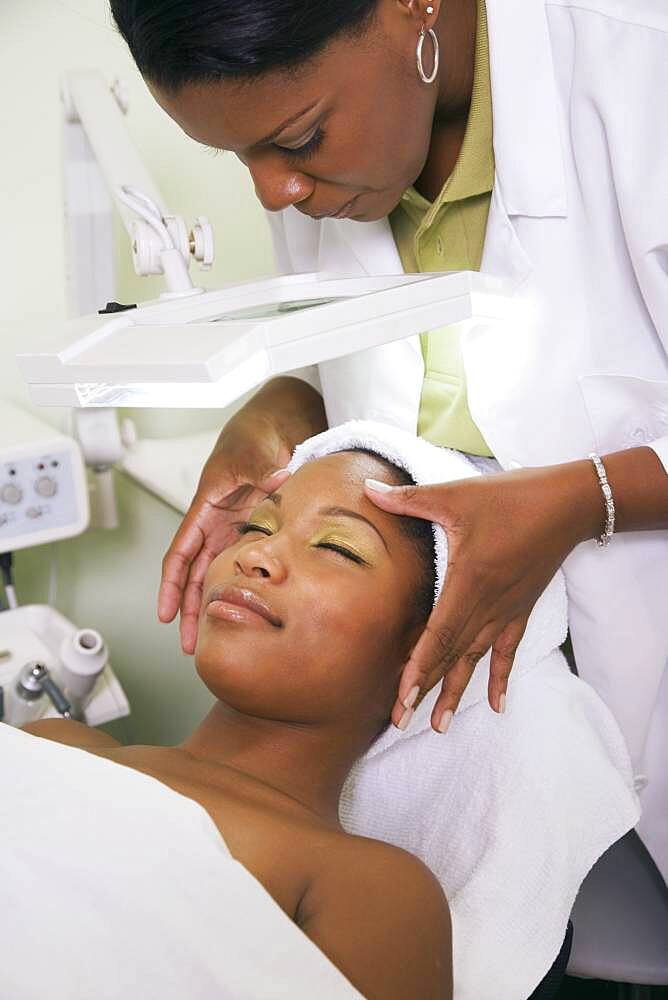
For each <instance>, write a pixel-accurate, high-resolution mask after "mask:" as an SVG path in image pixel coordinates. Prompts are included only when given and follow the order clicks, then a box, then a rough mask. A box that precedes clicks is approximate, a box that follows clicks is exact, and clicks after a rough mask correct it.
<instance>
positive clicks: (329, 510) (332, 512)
mask: <svg viewBox="0 0 668 1000" xmlns="http://www.w3.org/2000/svg"><path fill="white" fill-rule="evenodd" d="M318 514H323V515H327V516H329V517H352V518H354V519H355V520H356V521H364V523H365V524H368V525H369V527H370V528H373V530H374V531H375V532H376V534H377V535H378V537H379V538H380V540H381V542H382V543H383V545H384V546H385V551H386V552H389V551H390V550H389V549H388V547H387V542H386V541H385V539H384V538H383V536H382V534H381V533H380V531H379V530H378V528H377V527H376V525H375V524H374V523H373V521H370V520H369V518H368V517H365V516H364V514H358V513H357V511H354V510H348V508H347V507H321V508H320V510H319V511H318Z"/></svg>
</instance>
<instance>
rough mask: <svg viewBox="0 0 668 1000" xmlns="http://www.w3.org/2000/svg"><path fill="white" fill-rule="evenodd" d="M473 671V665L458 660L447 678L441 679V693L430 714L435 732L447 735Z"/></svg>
mask: <svg viewBox="0 0 668 1000" xmlns="http://www.w3.org/2000/svg"><path fill="white" fill-rule="evenodd" d="M474 670H475V665H474V664H473V663H471V662H469V661H467V660H458V661H457V663H456V664H455V666H454V667H453V668H452V670H451V671H450V672H449V674H448V676H447V677H444V678H443V684H442V685H441V693H440V694H439V696H438V698H437V699H436V704H435V705H434V708H433V710H432V713H431V725H432V728H433V729H435V730H436V732H439V733H443V734H444V733H447V731H448V729H449V728H450V723H451V722H452V717H453V715H454V714H455V709H456V707H457V705H458V704H459V701H460V699H461V696H462V695H463V693H464V691H465V690H466V688H467V685H468V683H469V681H470V680H471V677H472V676H473V671H474ZM446 681H447V687H446ZM453 706H454V707H453Z"/></svg>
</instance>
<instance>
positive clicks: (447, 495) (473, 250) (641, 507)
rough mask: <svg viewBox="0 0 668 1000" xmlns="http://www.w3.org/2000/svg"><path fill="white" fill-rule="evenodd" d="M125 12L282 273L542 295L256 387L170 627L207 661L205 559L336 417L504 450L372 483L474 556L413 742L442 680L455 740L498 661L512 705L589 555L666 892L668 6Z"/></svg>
mask: <svg viewBox="0 0 668 1000" xmlns="http://www.w3.org/2000/svg"><path fill="white" fill-rule="evenodd" d="M111 6H112V10H113V13H114V16H115V19H116V22H117V24H118V26H119V28H120V30H121V32H122V34H123V36H124V37H125V39H126V40H127V42H128V44H129V46H130V49H131V51H132V54H133V56H134V58H135V60H136V62H137V64H138V66H139V69H140V70H141V72H142V74H143V75H144V77H145V79H146V82H147V84H148V86H149V88H150V89H151V91H152V93H153V95H154V96H155V98H156V100H157V101H158V102H159V103H160V104H161V106H162V107H163V108H164V109H165V110H166V111H167V113H168V114H169V115H171V117H172V118H174V120H175V121H177V122H178V124H179V125H180V126H181V127H182V128H183V129H184V130H185V131H186V132H187V133H188V134H189V135H190V136H191V137H192V138H193V139H195V140H196V141H198V142H202V143H205V144H206V145H208V146H213V147H216V148H221V149H228V150H231V151H233V152H234V153H236V155H237V156H238V157H239V158H240V159H241V160H242V162H243V163H245V164H246V165H247V167H248V169H249V170H250V172H251V175H252V177H253V181H254V183H255V189H256V192H257V195H258V198H259V199H260V201H261V202H262V204H263V205H264V207H265V208H266V209H268V210H269V211H270V212H272V213H276V214H274V215H272V216H271V217H270V221H271V225H272V230H273V234H274V238H275V244H276V250H277V256H278V261H279V266H280V269H281V270H282V271H284V272H290V271H312V270H327V271H338V272H341V273H346V274H364V273H371V274H379V273H380V274H382V273H396V272H400V271H401V270H402V268H403V269H405V270H410V271H443V270H457V269H462V268H464V269H473V270H476V269H480V270H483V271H486V272H490V273H492V274H495V275H498V276H500V277H502V278H504V279H506V281H507V283H508V285H509V287H511V288H512V289H513V290H514V293H515V296H516V299H517V303H518V310H517V319H516V322H514V323H513V324H510V325H509V326H508V329H506V330H505V331H503V332H499V331H491V330H489V331H483V330H474V331H469V332H468V333H467V334H466V335H465V336H463V337H462V339H461V341H460V340H459V339H458V337H456V336H455V335H454V334H453V332H452V331H451V330H447V329H446V330H441V331H437V332H436V331H432V332H429V333H425V334H424V335H423V336H422V337H421V338H413V339H411V340H406V341H403V342H400V343H395V344H390V345H386V346H384V347H380V348H376V349H373V350H367V351H362V352H360V353H358V354H355V355H351V356H349V357H347V358H342V359H339V360H336V361H332V362H328V363H326V364H323V365H320V366H319V371H318V377H319V386H320V390H321V393H319V392H317V391H316V389H314V388H313V386H312V385H310V384H309V383H308V382H307V381H304V380H301V379H298V378H281V379H275V380H272V381H271V382H269V383H268V384H267V385H266V386H265V387H264V388H263V389H261V390H260V392H258V393H257V395H256V396H255V397H254V398H253V399H252V400H251V401H250V403H248V404H247V405H246V406H244V407H243V409H242V410H241V411H239V413H238V414H237V415H235V417H234V418H233V419H232V420H231V421H230V422H229V423H228V424H227V425H226V427H225V428H224V430H223V431H222V433H221V436H220V438H219V441H218V443H217V445H216V447H215V449H214V451H213V453H212V455H211V457H210V458H209V460H208V462H207V464H206V466H205V468H204V471H203V473H202V478H201V480H200V484H199V487H198V490H197V493H196V496H195V498H194V500H193V502H192V505H191V508H190V510H189V512H188V513H187V515H186V517H185V520H184V522H183V525H182V526H181V528H180V529H179V531H178V532H177V534H176V536H175V538H174V541H173V542H172V545H171V546H170V549H169V551H168V553H167V556H166V557H165V561H164V566H163V580H162V587H161V592H160V599H159V614H160V617H161V619H162V620H164V621H169V620H171V619H172V618H173V617H174V615H175V614H176V612H177V610H178V609H179V607H180V610H181V636H182V643H183V647H184V649H185V650H186V651H187V652H192V649H193V646H194V638H195V629H196V620H197V614H198V611H199V606H200V600H201V590H202V580H203V578H204V574H205V571H206V568H207V566H208V565H209V563H210V562H211V560H212V559H213V557H214V556H215V555H216V554H217V553H218V552H219V551H220V550H221V549H222V548H223V547H224V546H225V545H226V544H227V543H228V541H229V540H230V539H231V537H232V526H233V523H234V522H236V521H238V520H239V519H240V518H241V517H242V516H243V513H244V512H245V511H248V510H249V509H250V508H251V507H252V506H253V505H254V504H255V502H256V501H257V498H258V497H259V496H261V495H262V494H264V493H266V492H267V491H269V490H271V489H272V488H277V486H278V485H280V483H281V482H282V480H283V478H284V477H285V475H286V473H285V472H282V471H278V470H282V468H283V467H284V466H285V465H286V464H287V459H288V457H289V454H290V453H291V450H292V448H293V447H294V446H295V445H296V444H297V443H298V442H300V441H302V440H304V439H305V438H306V437H308V436H309V435H311V434H314V433H316V432H318V431H320V430H322V429H323V428H324V427H325V426H326V425H327V423H329V424H330V425H333V424H337V423H340V422H342V421H344V420H346V419H349V418H368V419H376V420H378V419H380V420H385V421H388V422H391V423H395V424H399V425H400V426H403V427H406V428H409V429H412V430H415V431H417V432H418V433H420V434H421V435H423V436H424V437H426V438H427V439H428V440H430V441H433V442H436V443H438V444H440V445H444V446H449V447H453V448H458V449H461V450H463V451H466V452H469V453H473V454H477V455H481V456H493V457H494V458H495V459H496V460H497V462H498V463H499V465H500V467H501V469H502V470H504V471H501V472H499V473H498V474H496V475H494V476H486V477H482V478H480V479H478V480H469V481H465V482H461V483H455V484H452V483H451V484H447V485H443V486H435V487H424V488H421V489H417V490H416V489H414V488H408V489H406V488H396V489H394V490H391V491H389V492H382V493H381V492H378V491H376V490H374V489H373V488H372V487H371V486H370V487H369V496H370V497H371V498H372V499H374V500H375V501H376V502H377V503H378V504H379V505H380V506H382V507H384V508H385V509H386V510H391V511H396V512H400V513H404V514H414V515H418V516H423V517H426V518H429V519H430V520H431V519H433V520H435V521H439V522H440V523H441V524H442V525H443V526H444V527H445V529H446V531H447V533H448V538H449V543H450V546H449V547H450V560H451V566H450V569H449V576H448V586H447V588H446V589H445V591H444V593H443V596H442V597H441V599H440V601H439V602H438V604H437V606H436V608H435V610H434V612H433V614H432V617H431V619H430V623H429V625H428V628H427V631H426V632H425V634H424V636H423V638H422V640H421V641H420V643H419V644H418V646H417V647H416V650H415V652H414V654H413V656H412V657H411V660H410V661H409V663H408V664H407V666H406V668H405V670H404V674H403V678H402V682H401V686H400V688H399V697H398V700H397V703H396V705H395V707H394V712H393V719H394V721H395V723H399V722H400V721H402V720H403V721H402V726H403V725H406V724H407V723H408V721H409V720H410V714H411V710H412V708H413V707H414V705H415V703H416V700H417V699H419V698H421V697H422V696H423V695H424V694H425V693H426V692H427V691H428V690H429V689H430V688H431V687H433V685H434V684H435V683H436V682H437V681H441V680H442V679H443V678H445V679H444V680H443V690H442V694H441V696H440V698H439V700H438V702H437V703H436V706H435V709H434V715H433V718H432V721H433V725H434V728H435V729H438V730H440V731H441V732H443V731H445V729H447V726H448V723H449V720H450V719H451V717H452V712H453V711H455V710H456V708H457V705H458V702H459V698H460V697H461V694H462V692H463V690H464V688H465V687H466V684H467V683H468V680H469V678H470V676H471V674H472V672H473V670H474V669H475V666H476V664H477V662H478V661H479V660H480V659H481V658H482V657H483V655H485V654H486V653H487V652H488V651H489V650H490V649H491V650H492V653H491V668H490V685H489V699H490V704H491V705H492V707H493V708H494V709H495V710H497V711H503V708H504V705H505V689H506V683H507V679H508V675H509V673H510V670H511V667H512V661H513V656H514V652H515V649H516V647H517V644H518V642H519V641H520V639H521V637H522V634H523V632H524V628H525V625H526V620H527V617H528V615H529V613H530V611H531V609H532V607H533V605H534V603H535V601H536V599H537V598H538V596H539V594H540V593H541V592H542V590H543V589H544V587H545V586H546V584H547V583H548V581H549V580H550V579H551V577H552V576H553V574H554V572H555V571H556V569H557V567H558V566H559V565H560V564H562V563H564V570H565V573H566V579H567V585H568V592H569V602H570V608H569V618H570V631H571V637H572V642H573V647H574V652H575V658H576V661H577V666H578V670H579V673H580V674H581V676H582V677H584V678H585V679H586V680H588V681H589V682H590V683H591V684H592V685H593V686H594V687H595V688H596V689H597V690H598V691H599V693H600V694H601V695H602V697H603V698H604V700H605V701H606V702H607V703H608V705H609V706H610V708H611V709H612V710H613V712H614V713H615V715H616V717H617V719H618V721H619V723H620V725H621V727H622V730H623V731H624V734H625V736H626V739H627V743H628V745H629V749H630V752H631V755H632V758H633V762H634V767H635V770H636V774H637V775H638V777H639V779H640V775H641V773H642V776H643V777H642V779H641V780H639V782H638V783H639V784H642V783H643V782H645V781H646V782H647V784H646V787H645V789H644V792H643V793H642V796H643V798H642V801H643V807H644V817H643V820H642V822H641V826H640V828H639V829H640V832H641V835H642V836H643V838H644V840H645V842H646V844H647V846H648V848H649V849H650V851H651V852H652V854H653V856H654V858H655V860H656V861H657V864H658V865H659V867H660V868H661V869H662V872H663V874H664V877H665V876H667V875H668V832H667V831H666V826H665V823H666V820H665V817H666V816H667V815H668V787H667V783H666V778H665V760H666V759H668V677H667V676H666V663H667V661H668V615H667V614H666V605H665V601H666V594H668V531H667V530H666V529H668V476H667V474H666V473H667V471H668V353H667V352H668V190H667V189H668V132H667V131H666V129H665V128H663V127H662V126H661V120H662V116H665V109H666V106H667V102H668V10H667V9H666V7H665V5H664V4H663V3H659V2H657V0H584V2H582V0H578V2H577V3H575V2H574V0H547V2H546V0H486V2H485V0H449V2H448V0H340V2H338V3H328V2H322V3H308V4H307V3H304V0H255V2H253V3H247V2H244V0H207V2H206V3H202V2H194V0H111ZM591 453H598V454H600V455H601V456H602V461H601V460H600V459H598V458H596V460H592V459H591V458H590V457H589V456H590V454H591ZM606 475H607V479H606ZM613 532H614V536H613ZM617 533H619V537H617ZM595 539H599V540H600V541H601V543H602V544H601V545H599V546H597V545H596V544H595ZM608 542H610V545H609V546H608V544H607V543H608ZM481 669H485V668H484V667H481ZM662 719H663V722H662V721H661V720H662Z"/></svg>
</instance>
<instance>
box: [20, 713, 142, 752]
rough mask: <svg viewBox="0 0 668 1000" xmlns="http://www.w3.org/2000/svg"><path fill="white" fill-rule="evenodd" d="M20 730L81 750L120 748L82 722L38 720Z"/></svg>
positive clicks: (98, 731) (117, 744) (110, 738)
mask: <svg viewBox="0 0 668 1000" xmlns="http://www.w3.org/2000/svg"><path fill="white" fill-rule="evenodd" d="M22 728H23V732H25V733H31V734H32V735H33V736H41V737H42V739H45V740H53V741H54V742H55V743H65V744H67V746H71V747H81V748H82V749H95V748H97V747H99V748H100V749H103V748H104V747H120V746H122V744H121V743H119V742H118V740H115V739H114V738H113V736H108V735H107V733H103V732H102V731H101V730H99V729H93V728H92V727H91V726H86V725H85V724H84V723H83V722H74V721H73V720H70V719H38V721H37V722H29V723H28V724H27V725H25V726H23V727H22Z"/></svg>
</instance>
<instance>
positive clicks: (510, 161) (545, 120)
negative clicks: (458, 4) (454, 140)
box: [487, 0, 567, 218]
mask: <svg viewBox="0 0 668 1000" xmlns="http://www.w3.org/2000/svg"><path fill="white" fill-rule="evenodd" d="M487 25H488V30H489V61H490V74H491V81H492V114H493V119H494V158H495V162H496V174H497V183H498V184H499V185H500V188H501V195H502V198H503V203H504V206H505V209H506V211H507V213H508V215H510V216H513V215H526V216H534V217H536V218H546V217H550V216H552V217H554V216H562V217H563V216H565V215H566V214H567V206H566V181H565V172H564V163H563V152H562V146H561V139H560V134H559V106H558V98H557V85H556V80H555V75H554V66H553V62H552V46H551V42H550V34H549V29H548V22H547V12H546V9H545V3H544V0H487Z"/></svg>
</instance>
